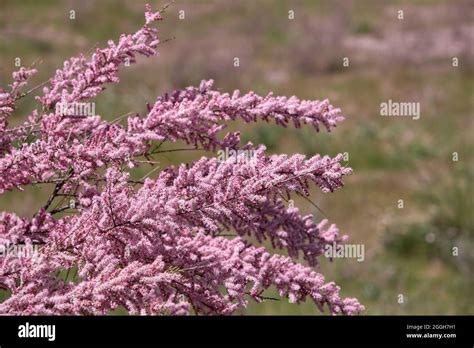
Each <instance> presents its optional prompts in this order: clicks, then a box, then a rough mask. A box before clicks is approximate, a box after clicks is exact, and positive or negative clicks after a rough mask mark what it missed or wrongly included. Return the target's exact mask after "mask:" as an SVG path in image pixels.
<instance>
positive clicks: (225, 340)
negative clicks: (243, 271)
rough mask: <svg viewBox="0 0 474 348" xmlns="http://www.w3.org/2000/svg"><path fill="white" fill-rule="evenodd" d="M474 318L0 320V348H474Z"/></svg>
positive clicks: (263, 317) (245, 317) (60, 318)
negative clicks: (326, 347) (124, 347)
mask: <svg viewBox="0 0 474 348" xmlns="http://www.w3.org/2000/svg"><path fill="white" fill-rule="evenodd" d="M473 324H474V321H473V317H472V316H359V317H328V316H273V317H270V316H232V317H195V316H194V317H132V316H106V317H0V332H1V335H0V347H1V348H8V347H14V346H21V347H25V346H29V345H31V346H40V345H41V346H59V345H60V346H64V347H66V346H74V345H76V346H81V345H86V344H87V346H91V345H95V344H96V345H98V346H104V345H118V344H122V345H123V344H126V345H130V346H131V347H137V346H143V345H147V344H153V345H154V346H159V345H167V346H170V345H180V344H186V345H227V344H231V343H232V344H239V345H259V346H262V345H275V344H278V345H282V344H283V345H287V346H291V347H294V346H301V345H310V346H313V347H314V346H318V345H321V344H323V345H343V346H345V345H347V346H349V345H351V346H353V345H370V344H375V345H378V346H380V345H382V344H384V345H386V344H388V345H394V346H398V345H404V346H405V345H414V346H430V347H433V346H449V347H457V346H459V347H473V344H474V325H473Z"/></svg>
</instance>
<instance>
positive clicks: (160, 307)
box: [0, 6, 364, 315]
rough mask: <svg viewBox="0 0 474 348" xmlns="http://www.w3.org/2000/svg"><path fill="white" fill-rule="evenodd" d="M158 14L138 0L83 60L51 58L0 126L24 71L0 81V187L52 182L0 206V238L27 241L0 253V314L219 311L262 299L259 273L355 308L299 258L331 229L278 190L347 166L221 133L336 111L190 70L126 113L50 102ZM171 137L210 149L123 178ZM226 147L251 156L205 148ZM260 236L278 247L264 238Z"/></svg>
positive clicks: (104, 65)
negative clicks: (12, 208)
mask: <svg viewBox="0 0 474 348" xmlns="http://www.w3.org/2000/svg"><path fill="white" fill-rule="evenodd" d="M161 19H162V17H161V15H160V13H159V12H153V11H152V10H151V8H150V7H149V6H147V8H146V12H145V24H144V26H143V27H142V28H141V29H140V30H139V31H138V32H136V33H135V34H133V35H122V36H121V37H120V39H119V41H118V43H116V44H115V43H114V42H112V41H109V43H108V47H107V48H105V49H97V50H96V52H95V53H94V54H93V55H92V57H90V58H88V57H86V56H84V55H81V56H79V57H78V58H71V59H70V60H68V61H66V62H65V63H64V67H63V69H61V70H58V71H57V72H56V74H55V76H54V77H53V78H52V79H51V80H50V81H49V83H48V85H47V86H46V87H44V90H43V93H42V95H40V96H38V97H37V98H36V100H37V101H38V102H39V103H40V106H41V111H40V110H34V111H32V113H31V114H30V115H29V116H28V120H27V121H26V122H24V123H23V124H22V125H20V126H17V127H13V128H9V127H8V117H10V116H11V115H12V114H13V113H14V111H15V103H16V102H17V101H18V100H20V99H21V98H22V96H23V95H22V94H20V92H19V89H20V88H22V87H23V86H24V85H25V84H26V82H27V80H28V78H29V77H30V76H31V75H32V74H33V73H34V72H35V70H34V69H24V68H22V69H20V70H19V71H18V72H16V73H14V75H13V79H14V82H13V84H12V85H11V86H10V87H11V88H10V90H9V91H7V90H5V89H2V90H1V91H0V112H1V113H0V173H1V175H0V195H1V194H3V193H4V192H6V191H8V190H13V189H20V190H21V189H23V187H24V186H27V185H45V186H47V185H49V187H51V185H52V187H53V189H52V193H51V195H50V197H49V199H48V200H47V202H46V203H45V204H44V206H43V207H42V208H41V209H40V210H39V211H37V212H36V213H34V215H33V217H32V218H31V219H26V218H20V217H18V216H16V215H15V214H13V213H9V212H3V213H1V214H0V244H1V245H27V246H31V245H39V246H40V249H39V253H38V255H35V257H21V258H20V257H16V256H15V255H0V289H4V290H8V292H9V293H10V294H11V295H10V296H8V297H7V298H6V299H5V300H4V301H3V302H2V303H0V314H15V315H39V314H46V315H66V314H75V315H88V314H89V315H91V314H92V315H96V314H97V315H100V314H107V313H109V312H110V311H113V310H115V309H117V308H125V309H126V310H127V311H128V312H129V313H131V314H143V315H144V314H161V315H186V314H191V313H195V314H232V313H234V312H235V311H236V310H237V309H240V308H245V307H246V306H247V304H248V301H249V300H254V301H257V302H262V301H265V300H266V297H265V296H264V294H263V293H264V291H265V290H266V289H268V288H270V287H272V286H273V287H275V288H276V289H277V290H278V292H279V294H280V296H281V297H286V298H288V299H289V301H290V302H295V303H300V302H303V301H305V300H307V299H309V300H312V301H313V302H314V303H315V305H316V306H317V307H318V308H319V309H320V310H321V311H324V309H325V308H326V307H327V309H328V310H329V312H330V313H332V314H347V315H351V314H357V313H360V312H361V311H363V310H364V307H363V306H362V305H361V304H360V303H359V302H358V301H357V300H356V299H354V298H341V297H340V295H339V290H340V289H339V287H338V286H337V285H335V284H334V283H333V282H326V280H325V279H324V276H323V275H321V274H320V273H318V272H317V271H316V270H315V268H314V267H319V263H318V257H321V255H323V254H324V248H325V246H326V245H328V244H329V245H332V244H333V243H343V242H344V241H345V240H346V239H347V237H346V236H341V235H339V231H338V229H337V227H336V226H335V225H328V222H327V220H322V221H316V219H315V217H314V216H312V215H305V216H303V215H301V214H300V212H299V210H298V208H295V207H287V206H288V204H287V200H288V199H289V198H291V197H292V196H294V195H301V196H304V197H307V196H308V195H309V190H310V185H312V184H314V185H316V186H318V187H319V188H320V189H321V190H322V192H325V193H327V192H332V191H334V190H335V189H337V188H339V187H342V185H343V183H342V178H343V176H344V175H348V174H350V173H351V169H350V168H345V167H343V166H342V165H341V164H340V162H341V160H342V156H341V155H338V156H336V157H334V158H331V157H328V156H324V157H322V156H319V155H316V156H314V157H311V158H306V157H305V156H304V155H299V154H297V155H293V156H287V155H268V154H266V153H265V147H264V146H263V145H260V146H254V145H253V144H251V143H248V144H241V141H240V134H239V133H238V132H234V133H232V132H228V133H225V132H223V130H224V128H225V127H226V123H228V122H230V121H234V120H237V119H241V120H243V121H244V122H247V123H249V122H258V121H267V122H270V121H272V122H274V123H275V124H276V125H280V126H283V127H286V126H287V125H288V124H290V123H291V124H293V125H294V126H295V127H301V126H302V125H304V124H309V125H312V126H313V127H314V128H315V129H316V130H317V131H319V129H320V125H321V124H322V125H323V126H324V127H325V128H326V129H327V130H328V131H329V130H331V129H332V128H334V127H335V126H336V125H337V123H338V122H340V121H342V120H343V117H342V116H341V112H340V110H339V109H338V108H334V107H333V106H332V105H331V104H330V103H329V101H328V100H324V101H307V100H299V99H298V98H296V97H291V98H286V97H276V96H273V95H272V94H269V95H267V96H266V97H261V96H258V95H256V94H255V93H253V92H250V93H247V94H245V95H241V94H240V92H239V91H235V92H234V93H232V94H227V93H221V92H219V91H215V90H212V84H213V81H202V82H201V84H200V86H199V87H188V88H186V89H183V90H177V91H174V92H173V93H170V94H166V95H164V96H160V97H158V98H157V99H156V101H155V103H154V104H152V105H148V111H147V113H146V114H145V115H139V114H137V115H136V116H131V117H128V118H127V119H126V126H123V125H121V124H120V121H112V122H110V121H107V120H105V119H102V118H101V117H100V116H98V115H96V116H88V117H65V116H64V115H61V114H59V113H57V112H56V111H55V105H56V104H57V103H76V102H80V101H88V100H91V98H94V97H96V96H97V95H98V94H99V93H100V92H101V91H102V90H104V89H105V87H104V85H105V84H107V83H116V82H118V81H119V79H118V72H119V67H120V65H122V64H127V62H131V63H133V62H134V61H135V56H136V55H137V54H139V55H144V56H154V55H157V54H158V52H157V46H158V44H159V40H158V36H157V34H158V31H157V30H156V29H155V28H153V27H152V26H151V25H152V23H153V22H155V21H157V20H161ZM119 119H120V118H119ZM32 139H33V140H32ZM176 141H183V142H185V143H186V144H187V145H188V146H190V147H189V149H190V150H191V149H200V150H204V151H207V152H208V153H209V155H210V156H209V157H202V158H200V159H199V160H197V161H194V162H192V163H188V164H182V165H179V166H177V167H168V168H160V167H159V166H158V168H156V169H161V171H160V172H159V174H158V176H157V178H156V179H150V178H146V179H145V180H142V179H141V180H134V179H133V178H132V176H131V174H130V173H129V172H128V169H129V168H133V167H136V166H139V165H140V164H142V163H147V164H150V165H154V166H157V165H159V162H158V161H156V160H155V158H158V159H159V157H160V154H161V153H163V152H166V151H165V150H162V149H163V148H162V147H161V146H162V145H163V144H164V143H169V144H172V143H174V142H176ZM18 144H20V145H18ZM229 148H231V149H246V150H252V151H253V152H254V153H255V156H254V157H255V158H254V160H253V161H244V160H243V161H231V160H228V161H221V160H218V158H216V156H215V153H213V152H215V151H218V150H225V149H229ZM169 151H173V150H169ZM64 202H66V203H64ZM53 206H55V207H53ZM266 240H268V241H270V242H271V244H272V246H273V249H275V250H276V251H278V250H283V251H285V252H286V253H287V254H288V256H281V255H278V254H271V253H270V252H268V251H266V249H265V248H264V247H262V246H261V244H262V243H263V242H264V241H266ZM299 257H302V258H303V259H304V260H305V263H307V265H305V264H303V263H298V262H296V261H295V260H296V259H298V258H299ZM65 274H66V275H65Z"/></svg>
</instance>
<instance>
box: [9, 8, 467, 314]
mask: <svg viewBox="0 0 474 348" xmlns="http://www.w3.org/2000/svg"><path fill="white" fill-rule="evenodd" d="M164 3H165V2H157V1H153V4H154V5H155V7H159V6H162V5H164ZM473 5H474V4H473V2H472V1H458V0H453V1H435V0H430V1H383V2H382V1H375V0H374V1H357V2H356V1H343V0H341V1H310V0H308V1H303V0H294V1H276V0H275V1H255V2H253V1H246V0H241V1H183V0H181V1H179V0H178V1H176V2H175V3H174V4H173V5H172V6H171V7H170V8H169V9H168V10H167V12H166V14H165V20H164V21H163V22H162V23H160V32H161V37H162V39H168V38H174V39H173V40H171V41H169V42H166V43H163V45H162V46H161V55H160V57H158V58H153V59H148V60H139V62H138V64H137V65H132V66H131V67H129V68H125V69H124V70H123V72H122V74H121V80H122V83H121V84H120V85H114V86H110V87H109V88H108V90H107V91H106V92H105V93H104V94H102V95H101V96H100V97H99V98H98V100H97V101H96V112H97V113H98V114H100V115H102V116H103V117H105V118H108V119H114V118H116V117H117V116H119V115H122V114H125V113H128V112H130V111H136V112H143V111H144V110H145V104H146V103H147V102H152V101H153V100H154V98H155V97H156V96H157V95H159V94H161V93H163V92H166V91H170V90H172V89H174V88H181V87H185V86H187V85H196V84H198V83H199V81H200V80H201V79H209V78H213V79H214V80H215V86H216V87H217V88H219V89H222V90H227V91H232V90H233V89H240V90H242V91H248V90H254V91H255V92H258V93H260V94H265V93H267V92H268V91H274V92H275V94H281V95H293V94H294V95H297V96H298V97H300V98H307V99H324V98H326V97H327V98H329V99H330V101H331V102H332V103H333V104H334V105H336V106H338V107H341V108H342V110H343V112H344V114H345V115H346V121H345V122H343V123H342V124H341V125H340V126H339V127H338V128H337V129H336V130H335V131H334V132H332V133H331V134H328V133H325V132H322V133H319V134H316V133H315V132H314V131H313V130H312V129H309V128H305V129H302V130H296V129H292V128H288V129H280V128H277V127H275V126H272V125H268V124H258V125H250V126H249V125H244V124H235V125H232V126H231V127H230V128H231V129H240V130H241V131H242V133H243V134H244V140H246V141H247V140H248V141H252V142H254V143H264V144H265V145H266V146H267V148H268V150H269V151H270V152H273V153H290V154H292V153H297V152H300V153H305V154H307V155H314V154H316V153H321V154H329V155H335V154H337V153H347V154H348V161H347V165H349V166H351V167H352V168H353V169H354V175H352V176H350V177H348V178H347V179H346V182H345V187H344V188H343V189H342V190H339V191H337V192H335V193H332V194H322V193H321V192H320V191H318V190H316V189H314V190H313V196H312V199H313V201H314V202H315V203H317V204H318V206H319V207H321V208H322V210H323V211H325V212H326V214H327V218H329V220H330V221H331V222H332V223H336V224H337V225H338V227H339V228H340V230H341V231H342V232H343V233H346V234H348V235H349V236H350V242H351V243H356V244H364V246H365V259H364V261H363V262H357V261H356V260H355V259H336V260H334V261H333V262H323V263H322V264H321V266H320V267H321V270H322V273H323V274H325V275H326V276H327V279H328V280H334V281H336V282H337V283H338V284H339V285H340V286H341V288H342V294H343V295H344V296H354V297H357V298H358V299H359V300H360V301H361V302H362V303H363V304H364V305H365V306H366V307H367V312H366V313H367V314H474V301H472V298H473V295H474V291H473V285H474V219H473V208H474V207H473V197H474V192H473V187H472V183H473V177H474V167H473V163H474V161H473V160H474V159H473V141H472V139H473V131H474V129H473V116H474V97H473V96H474V69H473V67H474V52H473V43H474V25H473V21H472V13H474V6H473ZM143 8H144V5H143V4H142V2H140V1H132V0H130V1H98V0H95V1H93V0H89V1H46V0H42V1H21V2H18V1H10V0H0V35H1V38H2V39H1V40H0V85H3V86H5V85H7V84H8V83H9V79H10V73H11V71H12V70H13V69H15V66H14V63H15V58H17V57H19V58H20V59H21V61H22V64H23V65H30V64H32V63H33V62H34V61H38V62H40V63H39V70H40V71H39V73H38V75H37V76H36V77H35V80H34V83H41V82H43V81H44V80H46V79H48V78H49V77H50V76H51V75H52V74H53V73H54V71H55V69H56V68H57V67H59V66H61V65H62V62H63V61H64V60H65V59H66V58H69V57H70V56H72V55H76V54H77V53H79V52H87V51H89V50H90V49H92V48H93V47H94V46H96V45H100V46H102V45H104V43H105V42H106V40H107V39H109V38H114V39H115V38H117V37H118V36H119V35H120V34H121V33H123V32H133V31H134V30H135V29H136V28H138V27H139V26H140V24H141V22H142V13H143ZM71 10H74V11H75V19H74V20H71V19H70V18H69V17H70V11H71ZM400 10H402V11H403V16H404V18H403V19H398V18H397V16H398V15H399V12H398V11H400ZM180 11H184V12H180ZM288 11H294V19H289V18H288V15H289V12H288ZM183 13H184V19H180V18H179V16H180V14H181V15H182V14H183ZM235 58H239V66H238V67H235V66H234V59H235ZM344 58H348V59H349V66H344V65H343V61H344ZM453 58H457V62H458V66H453ZM389 99H391V100H393V101H399V102H419V103H420V110H421V117H420V119H418V120H413V119H412V118H410V117H382V116H381V115H380V104H381V103H382V102H386V101H387V100H389ZM33 106H34V100H33V98H32V97H28V98H25V101H24V103H23V105H22V107H21V108H20V109H19V110H18V111H17V112H16V114H15V115H16V116H15V117H16V119H14V120H12V124H16V123H19V122H21V121H22V120H23V119H24V117H25V115H26V113H27V112H28V110H30V109H31V108H32V107H33ZM453 153H456V154H457V156H458V160H457V161H453ZM197 156H198V155H197V154H196V153H192V152H191V153H186V154H181V153H180V154H176V155H173V156H170V155H167V156H166V157H163V158H160V161H162V165H163V166H166V165H168V164H176V163H180V162H183V161H187V162H189V161H192V160H193V159H196V158H197ZM147 170H148V169H146V168H145V169H143V172H140V173H136V174H137V175H143V174H144V173H146V171H147ZM51 189H52V188H51V187H48V186H44V187H42V188H35V189H28V190H26V191H25V192H23V193H20V192H18V191H12V192H9V193H7V194H4V195H2V196H1V197H0V210H8V211H14V212H16V213H18V214H20V215H21V216H31V214H32V213H33V212H34V211H35V209H38V208H39V207H40V206H41V205H42V204H43V203H44V201H45V199H46V197H48V195H49V193H50V191H51ZM399 200H403V208H402V209H400V208H399ZM296 203H297V204H298V205H299V206H300V207H301V209H302V210H303V211H304V212H311V213H314V214H315V216H316V217H318V218H323V217H325V216H323V215H322V214H321V213H320V212H319V211H318V210H316V209H314V208H313V207H312V206H311V205H310V204H308V202H306V201H304V200H298V199H296ZM453 248H458V250H459V253H458V255H457V256H454V255H453ZM268 295H270V296H271V295H272V292H271V291H270V292H269V293H268ZM399 295H403V299H404V301H403V303H399ZM246 313H249V314H318V312H317V310H316V309H315V307H314V305H313V304H311V303H305V304H303V305H293V304H289V303H287V302H286V301H267V302H264V303H263V304H251V305H250V306H249V308H248V311H247V312H246Z"/></svg>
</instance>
